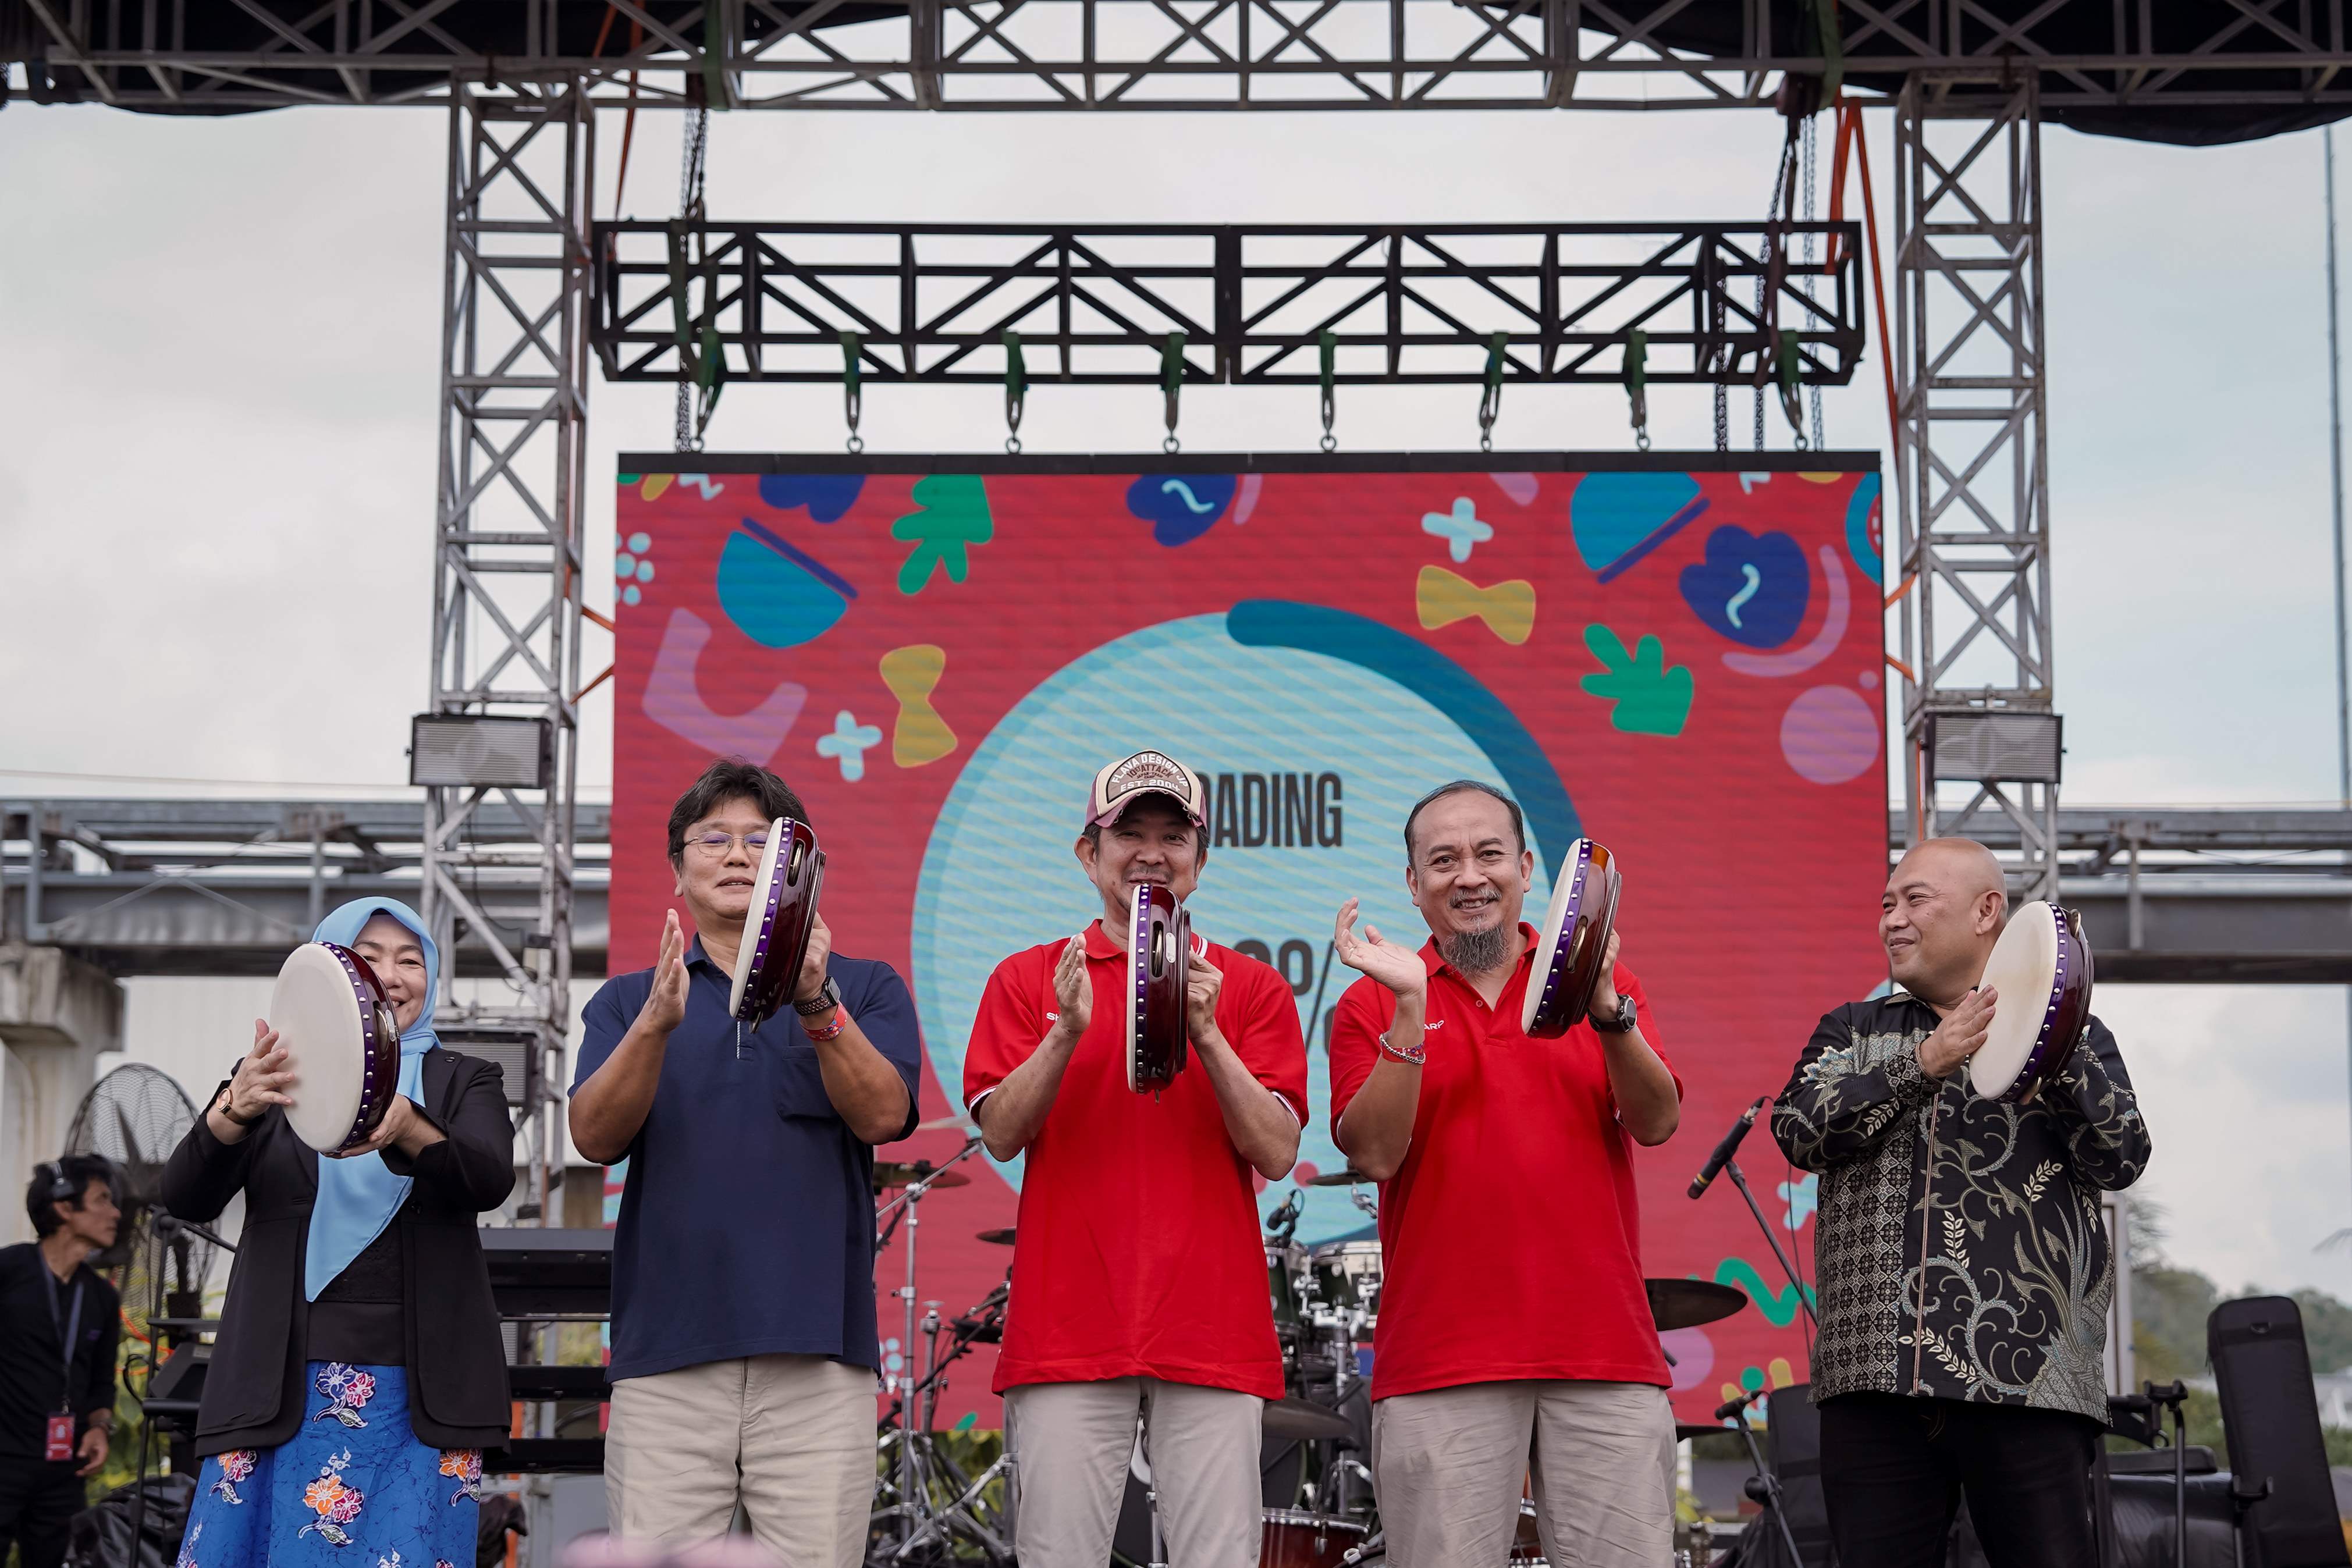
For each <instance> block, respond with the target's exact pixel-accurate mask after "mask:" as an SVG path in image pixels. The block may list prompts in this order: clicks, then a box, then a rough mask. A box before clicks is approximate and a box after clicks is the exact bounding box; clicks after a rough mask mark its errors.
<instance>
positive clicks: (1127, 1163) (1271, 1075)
mask: <svg viewBox="0 0 2352 1568" xmlns="http://www.w3.org/2000/svg"><path fill="white" fill-rule="evenodd" d="M1086 942H1087V979H1088V980H1089V981H1090V982H1091V983H1092V984H1093V987H1094V1010H1093V1012H1092V1014H1091V1015H1090V1016H1089V1018H1088V1019H1087V1032H1086V1033H1085V1034H1084V1035H1083V1036H1081V1037H1080V1038H1079V1040H1078V1045H1077V1049H1076V1051H1073V1052H1072V1053H1071V1055H1070V1063H1069V1066H1068V1068H1067V1069H1066V1070H1065V1071H1064V1072H1063V1074H1062V1084H1061V1088H1060V1090H1059V1091H1058V1092H1056V1093H1055V1097H1054V1105H1053V1109H1052V1110H1051V1111H1049V1112H1047V1113H1046V1116H1045V1126H1044V1127H1043V1128H1042V1129H1041V1130H1040V1131H1039V1132H1038V1134H1037V1136H1036V1139H1035V1141H1034V1142H1033V1143H1031V1144H1030V1145H1029V1149H1028V1152H1027V1156H1026V1169H1025V1171H1024V1175H1023V1176H1022V1180H1021V1211H1020V1218H1019V1221H1018V1225H1019V1228H1018V1231H1017V1234H1016V1235H1015V1236H1014V1238H1013V1296H1012V1301H1011V1302H1010V1305H1009V1307H1008V1310H1007V1312H1006V1313H1005V1319H1004V1345H1003V1351H1002V1352H1001V1354H999V1355H998V1356H997V1361H996V1382H995V1389H996V1392H997V1393H999V1394H1002V1393H1003V1392H1004V1391H1005V1390H1006V1389H1007V1388H1012V1387H1015V1386H1017V1385H1021V1384H1024V1383H1086V1382H1093V1381H1096V1380H1097V1379H1101V1378H1109V1377H1139V1376H1140V1377H1157V1378H1160V1379H1162V1380H1163V1381H1166V1382H1170V1383H1193V1384H1201V1385H1206V1386H1209V1387H1212V1388H1232V1389H1237V1390H1239V1391H1241V1392H1242V1393H1244V1394H1255V1395H1258V1396H1262V1397H1264V1398H1267V1399H1274V1398H1278V1397H1280V1396H1281V1394H1282V1354H1281V1351H1280V1349H1279V1348H1278V1346H1277V1345H1276V1341H1275V1337H1274V1308H1273V1303H1272V1302H1271V1301H1270V1300H1269V1299H1268V1297H1267V1293H1266V1284H1265V1247H1264V1243H1263V1240H1262V1239H1261V1237H1260V1235H1259V1231H1258V1216H1257V1187H1256V1183H1255V1180H1254V1179H1253V1177H1254V1176H1255V1172H1253V1171H1252V1170H1251V1169H1250V1166H1249V1164H1248V1162H1247V1161H1245V1160H1244V1159H1243V1158H1242V1156H1241V1154H1240V1152H1239V1151H1238V1150H1236V1149H1235V1148H1234V1144H1233V1139H1232V1138H1231V1137H1230V1136H1228V1135H1227V1134H1226V1132H1225V1122H1224V1114H1223V1112H1221V1111H1220V1110H1219V1109H1218V1108H1217V1093H1216V1090H1215V1089H1214V1088H1213V1087H1212V1086H1211V1084H1210V1082H1209V1075H1208V1072H1207V1071H1206V1070H1204V1069H1203V1068H1202V1066H1201V1064H1200V1062H1199V1061H1197V1060H1188V1061H1186V1063H1185V1066H1184V1071H1181V1072H1180V1073H1178V1074H1177V1075H1176V1081H1175V1082H1173V1083H1171V1084H1170V1085H1169V1086H1168V1087H1167V1088H1165V1089H1163V1090H1162V1091H1160V1094H1159V1096H1158V1098H1156V1099H1155V1098H1154V1097H1153V1096H1151V1095H1150V1094H1139V1093H1137V1092H1134V1091H1133V1090H1131V1089H1129V1088H1128V1086H1127V1064H1126V1060H1125V1057H1126V1051H1127V1023H1126V1017H1127V1015H1126V1013H1125V1011H1124V1010H1123V1006H1122V1002H1123V998H1124V996H1125V993H1126V988H1127V950H1126V949H1125V948H1124V947H1123V946H1120V945H1119V944H1118V942H1116V941H1114V940H1112V939H1111V938H1110V937H1109V936H1106V935H1105V934H1104V932H1103V928H1102V925H1101V923H1100V922H1097V923H1096V924H1095V925H1090V926H1088V927H1087V933H1086ZM1206 951H1207V955H1208V961H1209V962H1210V963H1212V964H1213V965H1215V966H1216V967H1217V969H1218V970H1219V972H1221V973H1222V974H1223V976H1224V986H1223V989H1222V990H1221V991H1220V992H1219V994H1218V997H1217V1027H1218V1029H1219V1030H1222V1031H1223V1034H1224V1037H1225V1039H1226V1040H1229V1041H1231V1042H1232V1044H1233V1048H1234V1053H1235V1054H1236V1055H1238V1056H1239V1057H1240V1058H1241V1060H1242V1061H1243V1063H1244V1065H1245V1066H1247V1067H1248V1069H1249V1070H1250V1071H1251V1072H1252V1073H1253V1074H1255V1076H1256V1078H1257V1081H1258V1082H1260V1083H1263V1084H1265V1086H1266V1088H1267V1089H1269V1090H1271V1091H1273V1092H1275V1093H1276V1094H1277V1095H1279V1096H1280V1097H1281V1098H1282V1100H1283V1101H1284V1103H1286V1104H1287V1105H1288V1106H1289V1108H1290V1113H1291V1114H1292V1115H1294V1116H1297V1117H1298V1118H1299V1119H1300V1120H1301V1121H1302V1122H1303V1121H1304V1120H1305V1115H1306V1106H1307V1048H1306V1044H1305V1042H1304V1040H1302V1039H1301V1037H1300V1035H1299V1030H1298V1004H1297V1001H1296V999H1295V998H1293V997H1292V996H1291V992H1290V987H1289V986H1288V984H1286V982H1285V981H1284V980H1283V978H1282V977H1281V976H1280V975H1279V974H1277V973H1276V972H1275V971H1274V969H1273V968H1271V967H1268V966H1266V965H1265V964H1261V963H1259V962H1258V961H1257V960H1256V959H1255V958H1251V957H1247V956H1244V955H1243V954H1240V953H1236V952H1234V950H1233V949H1232V948H1230V947H1220V946H1216V945H1215V944H1213V943H1211V944H1208V945H1207V949H1206ZM1061 956H1062V944H1061V943H1059V942H1049V943H1047V944H1046V945H1045V946H1042V947H1032V948H1030V949H1029V950H1028V951H1027V952H1024V953H1015V954H1014V955H1013V956H1011V957H1010V958H1007V959H1005V960H1004V962H1003V963H1002V964H999V965H998V966H997V967H996V972H995V974H993V975H992V976H990V977H989V981H988V989H987V990H986V991H985V992H984V993H983V994H982V997H981V999H980V1011H979V1015H978V1016H977V1017H976V1018H975V1019H973V1020H972V1026H971V1046H970V1048H969V1050H968V1051H966V1052H965V1055H964V1068H963V1093H964V1102H965V1103H966V1104H977V1103H979V1101H980V1099H981V1097H982V1095H984V1094H986V1093H987V1092H989V1091H990V1090H992V1089H994V1088H995V1087H996V1086H997V1085H998V1084H999V1083H1002V1082H1004V1079H1005V1077H1006V1075H1007V1074H1009V1073H1010V1072H1012V1071H1013V1069H1014V1068H1016V1067H1018V1066H1020V1065H1021V1064H1022V1063H1023V1062H1024V1061H1028V1060H1029V1055H1030V1053H1031V1052H1032V1051H1035V1050H1036V1049H1037V1042H1038V1041H1039V1040H1043V1039H1044V1038H1045V1030H1047V1029H1048V1028H1050V1027H1051V1025H1052V1020H1053V1019H1054V1016H1055V1003H1054V967H1055V965H1056V964H1057V963H1058V962H1060V960H1061Z"/></svg>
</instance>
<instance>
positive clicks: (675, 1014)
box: [637, 909, 814, 1034]
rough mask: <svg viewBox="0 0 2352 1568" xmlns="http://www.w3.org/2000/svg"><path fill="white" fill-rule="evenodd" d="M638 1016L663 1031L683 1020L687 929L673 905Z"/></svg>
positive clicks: (664, 917)
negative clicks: (651, 979) (682, 924)
mask: <svg viewBox="0 0 2352 1568" xmlns="http://www.w3.org/2000/svg"><path fill="white" fill-rule="evenodd" d="M813 945H814V944H812V946H813ZM637 1018H638V1020H639V1021H640V1022H643V1023H646V1024H649V1025H651V1026H652V1027H653V1028H655V1029H657V1030H660V1031H661V1032H662V1033H664V1034H667V1033H669V1032H670V1031H671V1030H674V1029H676V1028H677V1026H678V1025H679V1024H681V1023H684V1022H685V1021H686V933H685V932H684V931H683V930H681V929H680V928H679V926H678V924H677V910H675V909H673V910H670V911H668V912H667V914H665V915H663V916H662V936H661V956H659V957H658V958H656V959H655V960H654V988H653V990H652V991H651V992H650V993H648V994H647V995H646V1005H645V1006H644V1007H643V1008H642V1009H638V1012H637Z"/></svg>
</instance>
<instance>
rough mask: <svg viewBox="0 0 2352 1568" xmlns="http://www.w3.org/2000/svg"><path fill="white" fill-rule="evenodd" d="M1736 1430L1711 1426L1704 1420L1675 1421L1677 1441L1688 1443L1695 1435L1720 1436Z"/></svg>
mask: <svg viewBox="0 0 2352 1568" xmlns="http://www.w3.org/2000/svg"><path fill="white" fill-rule="evenodd" d="M1734 1430H1737V1428H1735V1427H1710V1426H1708V1425H1707V1424H1706V1422H1704V1421H1677V1422H1675V1442H1677V1443H1687V1442H1689V1441H1690V1440H1691V1439H1692V1438H1693V1437H1722V1436H1723V1435H1724V1434H1725V1433H1727V1432H1730V1431H1734Z"/></svg>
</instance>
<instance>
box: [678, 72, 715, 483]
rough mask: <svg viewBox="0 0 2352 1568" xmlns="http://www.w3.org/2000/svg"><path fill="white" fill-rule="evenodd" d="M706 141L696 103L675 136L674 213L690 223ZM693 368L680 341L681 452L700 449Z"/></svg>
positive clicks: (682, 284)
mask: <svg viewBox="0 0 2352 1568" xmlns="http://www.w3.org/2000/svg"><path fill="white" fill-rule="evenodd" d="M709 141H710V110H709V107H708V106H706V105H698V106H697V107H696V109H695V110H694V112H693V114H691V115H690V116H688V118H687V119H686V120H683V121H681V122H680V126H679V136H678V170H677V215H678V216H679V217H681V218H683V219H685V220H686V221H687V222H688V223H689V224H699V222H700V221H701V218H702V171H703V160H704V158H705V156H706V155H707V153H708V152H709ZM703 243H704V244H705V245H708V244H709V240H708V239H705V240H704V242H703ZM689 279H690V275H689ZM677 287H678V288H679V289H680V290H682V291H683V290H686V289H688V288H689V287H691V284H690V281H689V280H688V279H681V280H680V281H679V282H678V284H677ZM703 303H704V305H705V307H706V308H707V307H708V306H709V304H710V300H709V297H708V296H706V297H705V298H704V300H703ZM694 369H695V367H694V353H693V350H692V349H691V347H690V346H689V345H688V343H686V342H681V343H679V344H678V349H677V449H678V450H679V451H680V452H699V451H700V450H702V436H701V433H700V432H699V431H698V430H697V429H696V427H695V417H694V394H695V390H696V389H695V379H694Z"/></svg>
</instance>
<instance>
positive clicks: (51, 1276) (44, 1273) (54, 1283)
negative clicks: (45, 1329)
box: [38, 1259, 81, 1410]
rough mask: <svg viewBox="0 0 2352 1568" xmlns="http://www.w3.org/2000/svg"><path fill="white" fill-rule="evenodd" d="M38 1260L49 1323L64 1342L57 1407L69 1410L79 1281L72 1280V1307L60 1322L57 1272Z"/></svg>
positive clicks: (79, 1303)
mask: <svg viewBox="0 0 2352 1568" xmlns="http://www.w3.org/2000/svg"><path fill="white" fill-rule="evenodd" d="M38 1261H39V1263H40V1267H41V1283H43V1284H44V1285H47V1287H48V1288H49V1324H50V1326H51V1327H52V1328H56V1329H58V1338H59V1339H60V1340H62V1341H63V1342H64V1344H65V1376H66V1389H65V1394H64V1395H63V1396H62V1397H61V1399H60V1401H59V1407H60V1408H61V1409H65V1410H70V1409H72V1408H73V1359H74V1335H75V1334H76V1333H79V1332H80V1330H81V1281H79V1280H76V1281H74V1288H73V1307H72V1310H71V1311H69V1312H67V1313H66V1314H65V1319H64V1322H62V1323H60V1322H59V1321H58V1277H57V1274H56V1273H55V1272H54V1271H53V1270H51V1269H50V1268H49V1265H48V1260H47V1259H41V1260H38Z"/></svg>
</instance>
